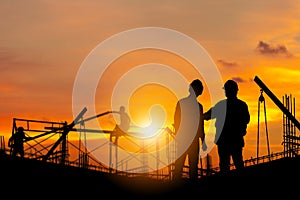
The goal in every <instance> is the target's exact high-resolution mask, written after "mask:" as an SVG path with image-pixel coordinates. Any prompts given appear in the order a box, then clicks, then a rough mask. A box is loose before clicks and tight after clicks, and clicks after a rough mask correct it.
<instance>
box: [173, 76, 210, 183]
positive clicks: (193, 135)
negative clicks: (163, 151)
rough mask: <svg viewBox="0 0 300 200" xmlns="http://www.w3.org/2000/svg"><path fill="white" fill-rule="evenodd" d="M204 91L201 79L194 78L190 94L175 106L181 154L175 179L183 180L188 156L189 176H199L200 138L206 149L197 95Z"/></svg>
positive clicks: (177, 135) (176, 162)
mask: <svg viewBox="0 0 300 200" xmlns="http://www.w3.org/2000/svg"><path fill="white" fill-rule="evenodd" d="M202 92H203V85H202V82H201V81H200V80H199V79H195V80H193V81H192V82H191V83H190V85H189V95H188V96H187V97H185V98H182V99H180V100H179V101H178V102H177V104H176V108H175V114H174V129H175V134H176V137H175V139H176V147H177V149H176V150H177V153H178V155H179V157H178V159H177V160H175V167H174V171H173V180H175V181H178V180H179V181H180V180H182V177H183V176H182V175H183V174H182V173H183V168H184V163H185V161H186V158H188V165H189V178H190V180H196V179H197V178H198V164H199V150H200V146H199V145H200V141H199V140H200V139H201V142H202V149H203V150H206V148H207V147H206V144H205V140H204V139H205V134H204V119H203V106H202V104H201V103H199V102H198V101H197V97H198V96H200V95H201V94H202Z"/></svg>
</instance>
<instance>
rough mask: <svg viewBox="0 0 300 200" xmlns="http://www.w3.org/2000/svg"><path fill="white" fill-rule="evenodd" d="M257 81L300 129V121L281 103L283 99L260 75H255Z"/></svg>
mask: <svg viewBox="0 0 300 200" xmlns="http://www.w3.org/2000/svg"><path fill="white" fill-rule="evenodd" d="M254 81H255V83H257V85H258V86H259V87H260V88H261V89H262V90H263V91H264V92H265V93H266V94H267V95H268V96H269V97H270V98H271V100H272V101H273V102H274V103H275V104H276V105H277V106H278V107H279V109H280V110H281V111H282V112H283V113H284V114H285V115H286V116H287V117H288V118H289V120H291V121H292V122H293V123H294V124H295V126H296V127H297V128H298V130H300V123H299V121H298V120H297V119H296V118H295V117H294V115H293V114H292V113H290V111H289V110H288V109H287V108H286V107H285V106H284V105H283V104H282V103H281V101H280V100H279V99H278V98H277V97H276V96H275V95H274V94H273V93H272V92H271V90H269V88H268V87H267V86H266V85H265V84H264V83H263V82H262V80H260V78H258V76H255V77H254Z"/></svg>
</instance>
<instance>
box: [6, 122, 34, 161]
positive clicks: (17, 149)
mask: <svg viewBox="0 0 300 200" xmlns="http://www.w3.org/2000/svg"><path fill="white" fill-rule="evenodd" d="M29 138H30V137H27V136H26V135H25V132H24V128H23V127H22V126H20V127H18V129H17V132H16V133H14V134H13V135H12V136H11V137H10V138H9V140H8V146H10V147H11V148H12V152H11V155H12V156H16V155H18V154H19V155H20V157H21V158H23V157H24V141H25V140H26V139H29Z"/></svg>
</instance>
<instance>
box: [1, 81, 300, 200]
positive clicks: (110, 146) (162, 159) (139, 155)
mask: <svg viewBox="0 0 300 200" xmlns="http://www.w3.org/2000/svg"><path fill="white" fill-rule="evenodd" d="M254 81H255V83H256V84H257V85H258V86H259V87H258V89H260V92H261V96H260V97H259V100H258V105H260V104H262V105H263V109H264V111H265V98H264V94H265V95H267V96H268V98H269V99H270V100H271V101H272V102H273V103H275V105H276V106H277V107H278V109H280V110H281V111H282V114H283V117H282V122H283V123H282V130H283V131H282V141H283V143H282V145H283V151H281V152H275V153H273V152H272V153H271V152H270V150H269V143H268V137H269V136H268V129H267V121H266V116H267V113H266V112H264V115H265V116H262V118H264V119H265V122H266V126H265V127H264V128H265V132H266V137H267V148H268V151H267V152H268V153H267V155H262V156H261V155H260V153H259V146H260V138H259V132H260V129H262V128H261V127H259V125H258V134H257V156H256V157H253V158H251V159H247V160H245V161H244V165H245V170H244V171H242V173H241V172H240V173H239V174H238V175H237V174H236V173H235V169H234V165H233V164H232V170H231V173H230V175H228V176H229V177H230V181H234V182H236V183H235V184H234V185H235V186H240V184H241V185H243V188H244V187H248V186H249V187H250V184H249V182H251V183H253V184H251V185H252V187H253V188H252V191H255V190H260V191H264V189H263V188H264V187H268V188H269V187H272V188H273V189H275V190H276V189H280V190H281V191H285V190H289V189H291V188H297V187H298V186H297V185H295V184H293V183H292V182H290V180H292V179H293V180H294V181H296V182H297V177H300V173H299V172H298V171H299V169H300V168H299V167H300V156H299V146H300V136H299V133H298V131H299V129H300V123H299V121H298V120H297V119H296V117H295V116H296V113H295V110H296V109H295V98H294V97H292V96H291V95H286V96H284V97H282V100H279V99H278V98H277V97H276V96H275V95H274V94H273V93H272V92H271V90H270V89H269V88H268V87H267V86H266V85H265V84H264V83H263V82H262V81H261V80H260V79H259V78H258V77H257V76H256V77H255V78H254ZM258 108H259V112H260V106H259V107H258ZM86 111H87V108H83V109H82V111H81V112H80V113H78V115H77V117H76V118H75V119H74V121H72V122H71V123H68V122H55V121H44V120H33V119H21V118H13V122H12V124H13V125H12V135H14V134H15V133H16V131H17V129H18V127H20V126H22V127H24V131H25V133H26V135H27V139H26V140H25V141H24V157H23V158H20V157H19V156H12V148H11V147H10V146H9V144H8V139H7V138H4V137H3V136H1V141H0V142H1V143H0V148H1V172H2V174H3V175H2V179H1V180H2V182H3V183H5V184H12V182H11V181H15V180H18V181H22V184H24V183H26V181H25V180H24V179H26V180H27V181H30V180H31V181H33V180H34V182H35V186H39V187H42V185H43V186H44V185H45V184H46V183H45V182H51V184H52V182H55V183H53V185H54V186H55V185H59V186H63V185H66V186H67V185H69V186H70V185H72V186H75V185H76V184H78V188H81V187H82V184H83V185H85V187H87V186H89V187H92V188H94V189H99V190H98V191H103V192H109V193H110V194H111V193H114V192H115V191H122V192H124V191H127V189H128V191H130V195H132V194H133V193H134V194H136V193H137V191H139V192H138V193H139V194H140V195H143V192H142V191H143V189H142V188H143V187H146V188H147V192H148V193H147V194H149V193H151V194H152V195H155V194H159V195H162V194H164V195H169V194H172V195H174V196H176V194H183V193H187V194H193V193H198V192H200V191H207V192H212V191H213V190H214V189H213V188H216V187H217V188H218V190H219V189H220V188H221V187H224V185H222V184H224V181H226V180H227V181H228V177H227V178H224V177H223V178H220V176H219V175H218V172H219V169H218V167H211V165H210V160H209V156H207V157H205V158H203V159H201V162H200V163H201V166H200V167H199V174H198V177H199V183H197V186H195V185H193V186H191V185H190V184H195V183H189V182H188V178H189V177H188V170H189V169H188V166H185V174H186V175H183V176H184V179H186V180H187V181H186V182H184V184H182V185H180V187H179V186H174V185H172V170H173V169H174V166H173V159H174V158H175V154H176V150H175V149H176V148H175V143H174V144H173V143H172V141H173V140H174V132H173V130H172V129H170V128H168V127H167V128H162V130H161V132H160V137H158V138H156V139H155V141H150V142H149V141H148V142H146V141H144V140H133V139H132V135H129V136H127V135H124V134H123V135H122V134H121V135H120V134H118V133H116V132H115V131H114V130H97V129H88V128H86V127H85V123H87V122H88V121H91V120H95V119H97V118H100V117H102V116H104V115H106V114H108V113H110V112H111V111H109V112H105V113H100V114H98V115H96V116H91V117H90V116H89V117H86V116H85V113H86ZM258 116H259V115H258ZM259 117H260V116H259ZM258 124H259V123H258ZM71 134H76V136H75V137H78V139H77V140H70V139H69V137H70V135H71ZM89 134H94V135H97V134H98V135H99V134H101V135H105V137H104V138H105V139H106V140H105V141H106V142H104V143H103V144H100V145H94V144H93V145H91V146H90V147H91V148H93V149H92V150H91V148H89V149H88V148H87V146H89V145H88V144H87V143H88V142H90V140H88V139H87V135H89ZM73 138H74V137H73ZM122 138H123V139H122ZM124 140H127V143H128V142H129V143H131V144H135V145H136V146H135V148H134V149H131V150H130V151H132V152H133V153H130V154H128V155H127V154H126V155H122V152H119V151H120V149H121V151H122V149H123V150H124V151H127V150H128V149H126V144H127V143H126V142H125V143H123V144H122V141H124ZM165 144H172V145H165ZM146 145H148V146H146ZM118 147H120V148H118ZM146 147H147V148H146ZM104 148H105V150H103V149H104ZM162 148H164V151H163V153H158V152H160V151H159V150H160V149H162ZM100 150H102V151H104V152H106V154H107V155H106V157H107V161H106V162H105V163H102V162H100V161H99V159H97V156H95V155H96V152H98V151H100ZM146 151H147V153H148V154H145V152H146ZM149 151H152V152H153V153H151V154H149ZM132 163H134V164H132ZM164 165H165V167H163V168H162V167H161V166H164ZM20 166H22V168H21V169H20ZM240 177H242V179H240ZM245 177H247V180H246V181H245ZM21 179H22V180H21ZM236 179H238V180H236ZM141 180H144V181H141ZM145 180H147V181H145ZM242 180H243V181H242ZM87 181H91V182H93V183H94V184H93V185H92V184H91V183H88V182H87ZM97 181H99V184H100V185H101V187H100V185H99V184H97ZM142 182H143V184H146V182H147V183H148V185H143V184H142ZM134 184H137V185H136V186H134ZM47 185H49V183H48V184H47ZM225 185H226V184H225ZM33 187H34V186H33ZM132 187H133V188H137V187H138V188H139V189H132ZM116 188H117V189H118V190H117V189H116ZM150 188H151V189H150ZM179 188H180V189H179ZM195 188H197V189H195ZM224 188H226V186H225V187H224ZM162 190H163V191H164V192H162ZM247 191H248V190H247ZM249 191H251V190H250V189H249ZM244 192H246V190H244ZM273 192H274V191H273ZM139 197H140V196H139ZM151 197H154V196H151ZM156 197H157V196H156Z"/></svg>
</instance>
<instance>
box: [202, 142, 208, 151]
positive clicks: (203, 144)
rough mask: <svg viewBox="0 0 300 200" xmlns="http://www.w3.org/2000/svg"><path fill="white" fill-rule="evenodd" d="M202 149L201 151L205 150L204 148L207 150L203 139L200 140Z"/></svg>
mask: <svg viewBox="0 0 300 200" xmlns="http://www.w3.org/2000/svg"><path fill="white" fill-rule="evenodd" d="M202 150H203V151H206V150H207V146H206V142H205V140H203V141H202Z"/></svg>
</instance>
